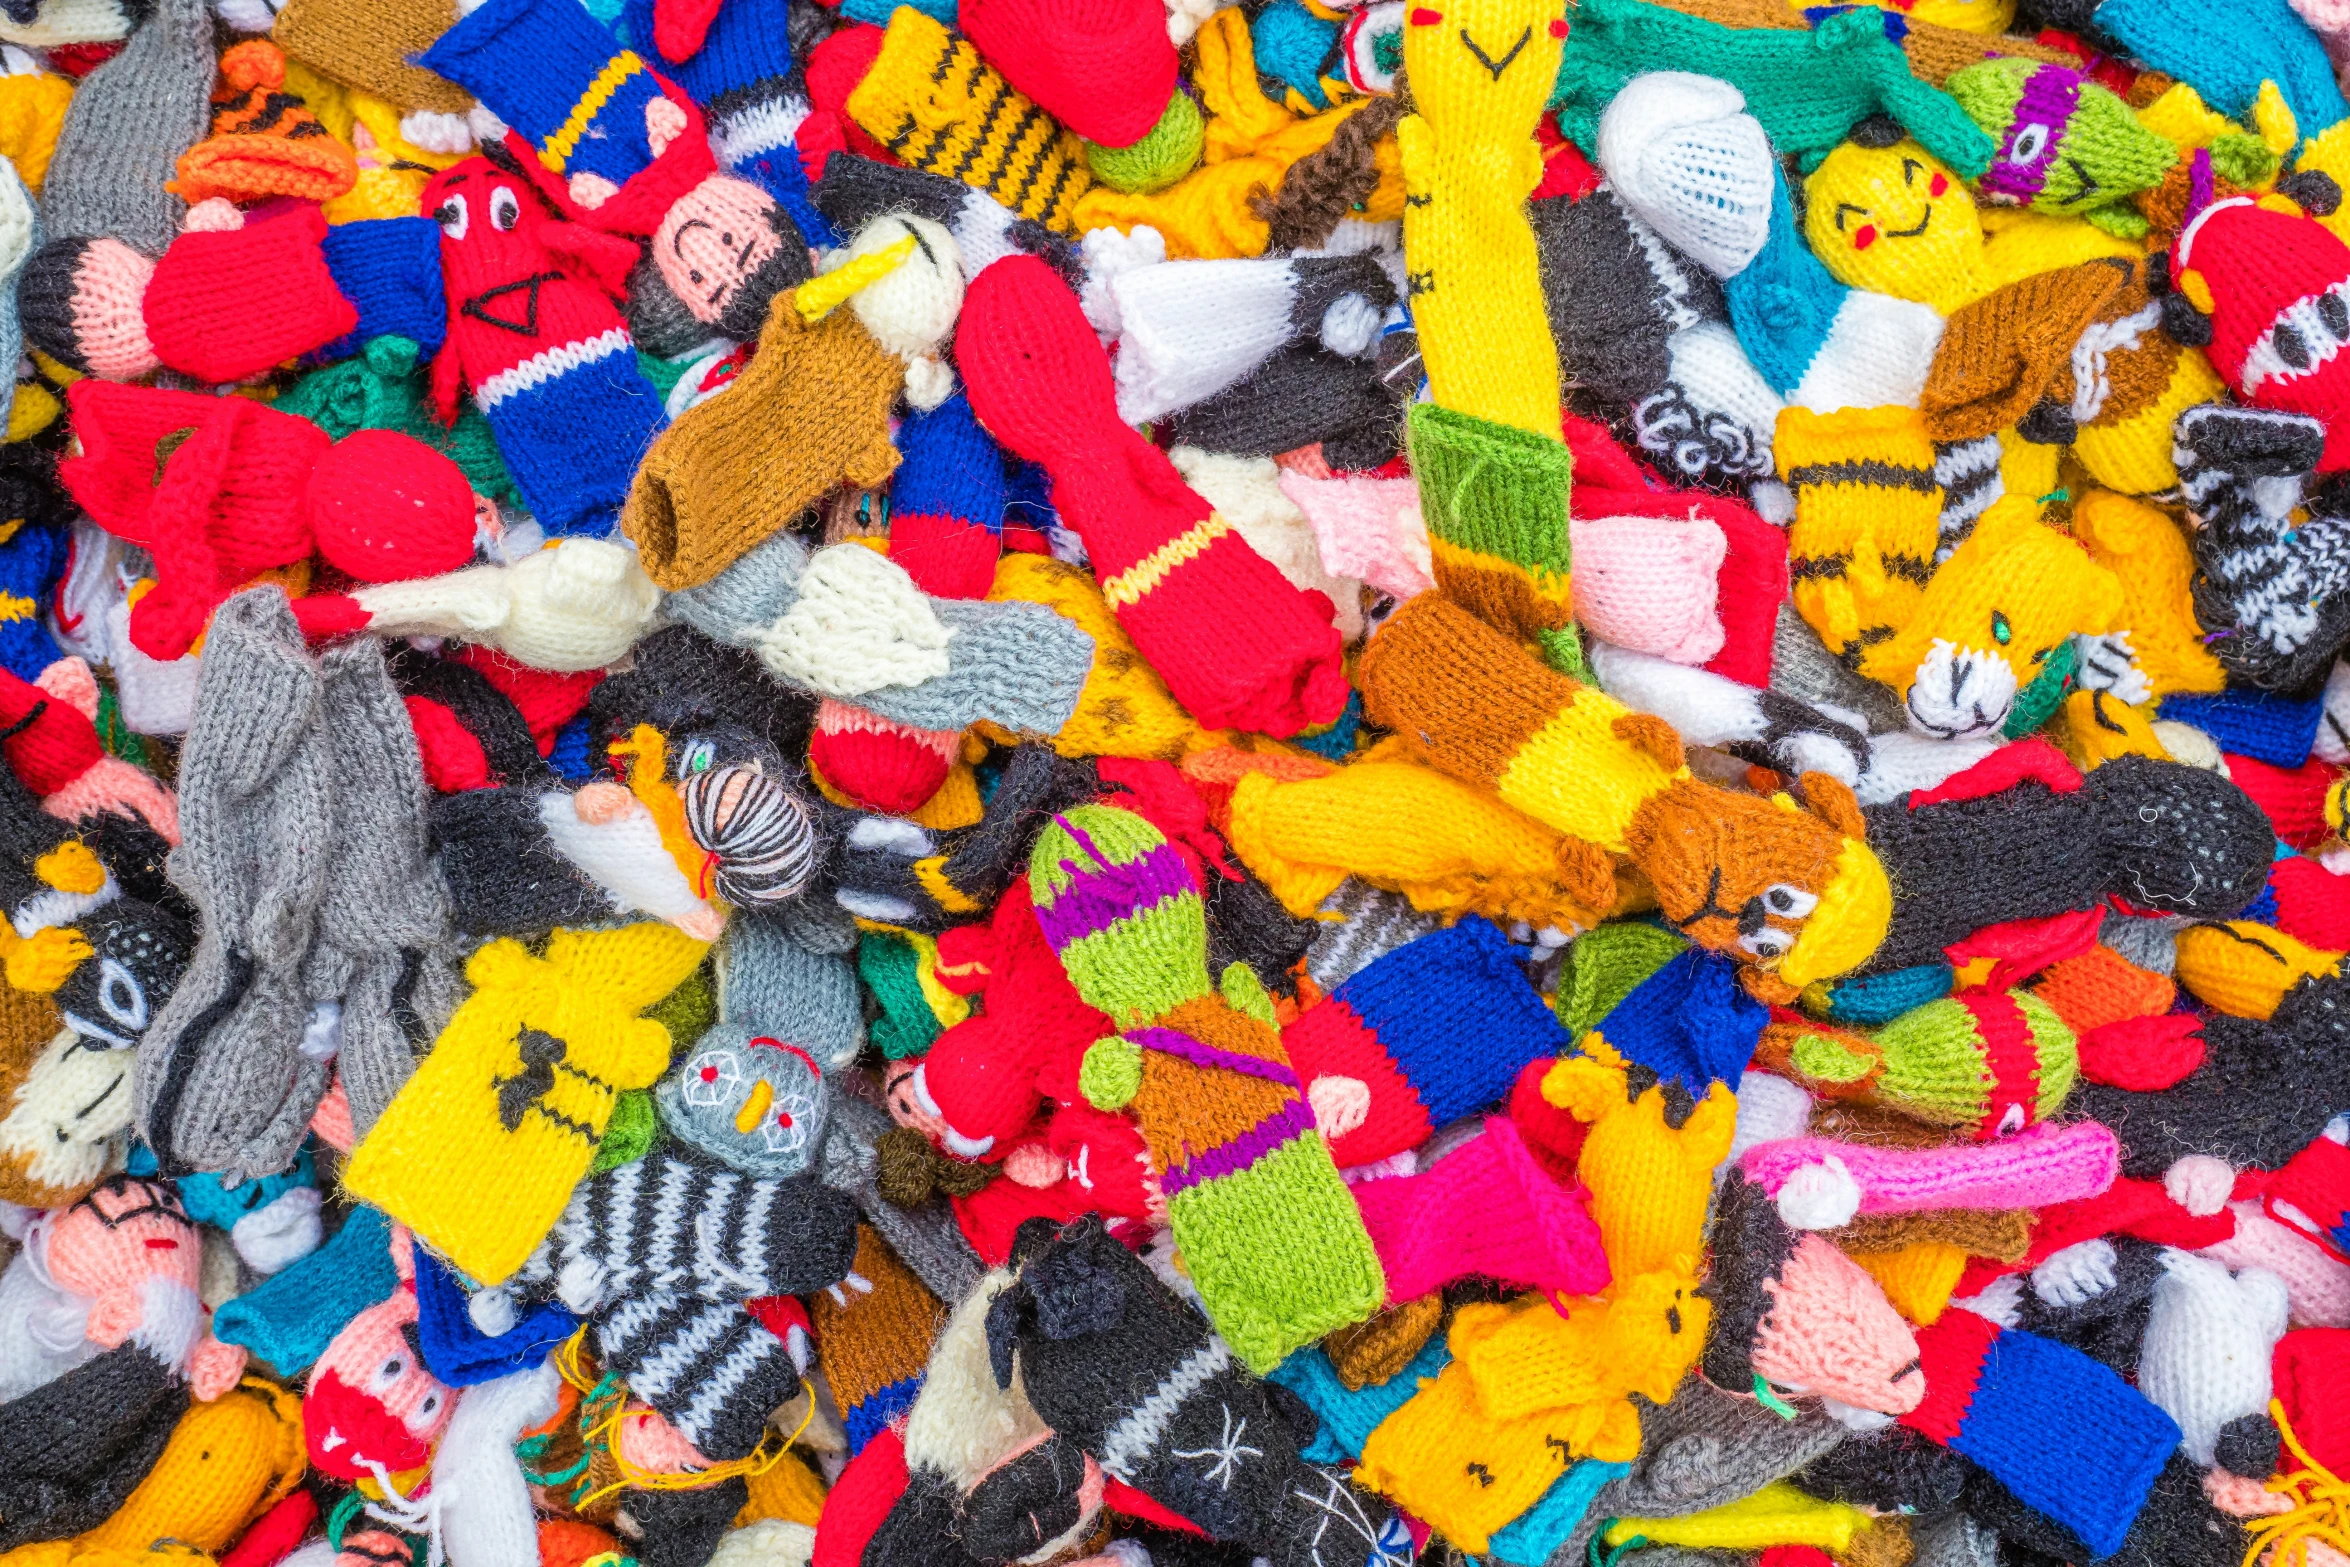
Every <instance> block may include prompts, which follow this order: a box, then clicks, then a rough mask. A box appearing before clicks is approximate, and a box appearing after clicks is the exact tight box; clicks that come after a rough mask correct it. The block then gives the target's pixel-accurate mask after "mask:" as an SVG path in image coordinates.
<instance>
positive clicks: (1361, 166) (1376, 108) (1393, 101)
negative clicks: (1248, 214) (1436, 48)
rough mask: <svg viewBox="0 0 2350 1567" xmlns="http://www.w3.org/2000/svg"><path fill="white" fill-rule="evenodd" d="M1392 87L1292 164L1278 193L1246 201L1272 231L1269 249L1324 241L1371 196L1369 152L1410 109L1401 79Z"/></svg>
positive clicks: (1375, 169) (1373, 173) (1373, 165)
mask: <svg viewBox="0 0 2350 1567" xmlns="http://www.w3.org/2000/svg"><path fill="white" fill-rule="evenodd" d="M1395 88H1396V90H1395V91H1394V92H1393V93H1391V94H1388V95H1387V96H1385V97H1379V98H1373V99H1372V100H1371V101H1370V102H1369V103H1367V104H1365V105H1363V107H1361V108H1360V109H1357V110H1356V111H1355V112H1354V113H1352V114H1350V115H1348V116H1347V117H1346V118H1345V119H1344V120H1343V121H1341V122H1340V123H1339V126H1338V129H1337V130H1335V131H1333V132H1331V133H1330V140H1329V141H1328V142H1326V143H1324V144H1323V145H1322V146H1321V147H1319V148H1317V149H1315V150H1314V151H1312V152H1310V153H1307V154H1306V155H1305V156H1304V157H1302V158H1300V159H1298V160H1297V162H1295V163H1293V164H1291V165H1290V166H1289V172H1288V173H1287V174H1285V175H1283V176H1282V178H1281V189H1280V190H1279V191H1277V192H1275V193H1274V194H1272V195H1270V196H1267V195H1265V194H1264V193H1263V192H1261V191H1260V192H1258V193H1257V194H1255V195H1252V196H1251V197H1249V210H1250V211H1252V212H1254V213H1255V214H1256V215H1257V216H1258V217H1260V218H1262V219H1264V221H1265V225H1266V227H1267V228H1268V229H1269V230H1270V231H1271V233H1270V237H1269V239H1268V241H1267V243H1268V245H1269V246H1270V247H1271V248H1272V249H1274V250H1305V249H1309V248H1311V247H1313V246H1315V245H1319V244H1321V243H1323V242H1324V241H1325V240H1327V239H1329V238H1330V233H1331V230H1333V229H1335V228H1337V227H1338V225H1339V221H1340V220H1341V219H1343V218H1344V217H1345V216H1346V215H1347V214H1348V213H1350V212H1352V211H1354V210H1355V209H1356V208H1357V207H1358V206H1360V205H1361V204H1362V202H1363V199H1364V198H1365V197H1367V196H1369V195H1370V194H1371V187H1373V186H1374V185H1377V184H1378V183H1379V166H1378V164H1377V162H1376V161H1375V153H1374V151H1373V149H1374V148H1375V147H1376V146H1377V145H1378V143H1379V139H1380V138H1381V137H1383V136H1391V135H1393V134H1394V133H1395V127H1396V124H1397V122H1398V121H1400V120H1402V119H1403V117H1404V115H1405V114H1407V113H1409V112H1410V110H1411V104H1410V102H1409V100H1408V99H1407V98H1406V96H1405V94H1404V90H1403V78H1401V77H1400V76H1399V77H1397V78H1396V83H1395Z"/></svg>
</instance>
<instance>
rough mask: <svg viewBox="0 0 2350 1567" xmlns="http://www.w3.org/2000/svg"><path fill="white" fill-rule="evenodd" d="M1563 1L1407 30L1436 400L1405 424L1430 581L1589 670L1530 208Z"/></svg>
mask: <svg viewBox="0 0 2350 1567" xmlns="http://www.w3.org/2000/svg"><path fill="white" fill-rule="evenodd" d="M1566 36H1567V24H1566V21H1565V18H1564V17H1563V16H1562V15H1561V10H1560V7H1559V5H1558V4H1557V0H1448V3H1446V4H1444V5H1442V6H1441V7H1439V6H1432V5H1431V6H1418V7H1415V8H1414V9H1413V11H1412V13H1411V19H1410V23H1409V25H1408V26H1406V27H1405V28H1404V40H1403V52H1404V71H1405V73H1406V75H1407V76H1408V77H1409V78H1410V80H1411V84H1412V101H1413V104H1414V106H1415V108H1416V110H1417V112H1416V113H1414V114H1412V115H1410V116H1408V117H1406V118H1405V119H1404V121H1403V122H1402V123H1401V124H1400V125H1398V126H1397V127H1396V145H1397V147H1398V149H1399V150H1400V151H1401V153H1402V155H1403V171H1404V185H1405V190H1406V192H1407V194H1406V197H1405V201H1404V214H1403V239H1404V262H1405V266H1406V268H1407V272H1408V276H1407V279H1406V282H1407V286H1408V289H1409V292H1410V295H1411V309H1412V318H1413V321H1414V322H1415V324H1416V325H1417V327H1418V329H1419V338H1420V353H1421V356H1422V358H1423V359H1425V360H1426V362H1427V366H1428V387H1429V393H1430V401H1428V402H1426V403H1421V404H1417V405H1415V406H1414V407H1413V409H1412V411H1411V415H1410V430H1411V457H1412V469H1413V471H1414V472H1415V473H1416V474H1418V476H1419V480H1420V498H1421V508H1422V510H1423V512H1424V513H1425V514H1426V516H1427V519H1428V535H1429V540H1428V542H1429V545H1430V548H1431V549H1432V551H1433V552H1434V556H1435V567H1436V579H1437V585H1438V586H1439V587H1440V588H1441V589H1442V590H1443V591H1444V592H1445V593H1446V594H1447V595H1448V596H1450V597H1452V598H1454V599H1457V600H1458V601H1460V602H1461V603H1463V604H1465V605H1467V606H1468V607H1469V608H1470V609H1472V610H1474V611H1475V612H1476V613H1477V614H1478V615H1479V616H1481V617H1483V618H1485V619H1487V620H1490V621H1492V622H1493V623H1494V624H1496V625H1499V626H1501V627H1502V628H1503V629H1504V630H1506V631H1509V632H1510V633H1512V634H1513V635H1516V636H1520V637H1523V638H1526V639H1528V640H1530V641H1534V642H1537V643H1539V644H1540V646H1541V647H1542V650H1543V656H1544V657H1545V658H1546V659H1548V660H1549V661H1550V663H1551V664H1552V665H1553V666H1554V667H1556V668H1560V669H1567V670H1577V671H1579V670H1580V669H1581V668H1582V664H1583V660H1582V652H1581V649H1580V646H1579V645H1578V643H1577V641H1576V637H1575V626H1574V601H1573V596H1572V594H1571V593H1570V591H1569V588H1568V575H1567V573H1568V544H1567V478H1568V474H1569V473H1570V472H1571V470H1572V468H1573V463H1572V461H1571V460H1570V459H1569V457H1568V455H1567V448H1566V445H1565V443H1564V442H1563V441H1561V440H1560V438H1559V374H1558V351H1557V349H1556V347H1555V345H1554V344H1553V343H1552V341H1551V335H1550V324H1549V319H1548V317H1547V316H1545V315H1544V313H1543V303H1542V269H1541V265H1540V262H1539V260H1538V259H1537V257H1536V254H1535V246H1534V230H1533V227H1532V226H1531V225H1530V224H1529V223H1528V222H1527V220H1526V198H1527V196H1528V195H1529V194H1531V193H1532V191H1533V189H1534V187H1535V185H1536V184H1537V183H1539V182H1540V180H1541V178H1542V155H1541V149H1540V148H1539V146H1538V145H1537V144H1536V142H1535V140H1534V127H1535V125H1536V123H1537V122H1538V121H1539V120H1540V119H1541V117H1542V104H1543V100H1544V99H1545V98H1546V97H1547V96H1548V95H1549V93H1550V88H1551V83H1552V81H1553V79H1554V78H1556V76H1557V75H1558V64H1559V51H1560V47H1561V40H1562V39H1564V38H1565V37H1566Z"/></svg>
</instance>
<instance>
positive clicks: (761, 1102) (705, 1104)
mask: <svg viewBox="0 0 2350 1567" xmlns="http://www.w3.org/2000/svg"><path fill="white" fill-rule="evenodd" d="M655 1098H656V1099H657V1100H658V1102H659V1104H660V1106H661V1120H662V1124H663V1125H665V1126H667V1127H668V1128H669V1130H670V1131H671V1132H672V1133H674V1134H676V1135H677V1136H678V1137H680V1138H682V1139H684V1140H685V1141H686V1142H689V1143H691V1144H693V1145H694V1146H695V1147H696V1148H699V1149H701V1150H702V1151H703V1152H704V1153H707V1154H709V1155H710V1156H711V1157H712V1158H714V1159H718V1160H720V1161H721V1162H723V1163H725V1164H728V1165H731V1166H732V1167H733V1168H735V1169H737V1170H741V1171H742V1172H743V1173H745V1174H746V1175H756V1176H761V1177H765V1178H773V1179H780V1178H782V1177H784V1176H791V1175H798V1174H799V1173H800V1172H801V1171H803V1170H805V1169H807V1168H808V1165H809V1164H810V1162H811V1161H813V1160H814V1158H815V1156H816V1149H817V1147H818V1145H820V1144H821V1143H822V1142H823V1140H824V1125H825V1120H826V1101H825V1087H824V1074H823V1073H822V1072H821V1071H819V1070H818V1069H817V1066H816V1058H815V1057H814V1056H812V1055H810V1054H809V1053H808V1052H807V1051H806V1050H803V1049H802V1048H800V1047H799V1046H798V1045H787V1044H785V1043H784V1042H783V1041H782V1040H779V1039H770V1038H767V1037H765V1036H764V1035H753V1034H752V1033H751V1031H750V1030H749V1029H747V1028H743V1027H740V1026H738V1025H735V1024H728V1023H721V1024H719V1025H718V1026H717V1027H716V1028H714V1029H712V1030H710V1032H709V1033H707V1034H704V1035H703V1036H702V1039H701V1043H700V1044H698V1045H696V1046H695V1048H694V1052H693V1054H692V1055H690V1056H688V1057H687V1058H686V1059H685V1061H684V1062H683V1063H681V1064H680V1065H679V1067H678V1068H677V1070H676V1071H675V1072H672V1073H671V1074H670V1075H669V1076H668V1077H666V1078H664V1079H663V1080H662V1083H661V1086H660V1088H659V1089H658V1090H656V1091H655Z"/></svg>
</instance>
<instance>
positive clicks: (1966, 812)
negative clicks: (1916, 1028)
mask: <svg viewBox="0 0 2350 1567" xmlns="http://www.w3.org/2000/svg"><path fill="white" fill-rule="evenodd" d="M1994 754H1995V756H1997V755H1999V754H2001V753H1994ZM2041 754H2043V755H2045V756H2046V758H2047V760H2048V762H2049V763H2050V765H2049V767H2048V768H2047V770H2046V771H2045V772H2044V773H2041V774H2038V775H2033V774H2019V773H2018V772H2016V771H2013V770H2010V771H2006V772H2005V773H2000V772H1994V771H1988V770H1987V769H1989V768H1991V766H1992V765H1993V764H1991V763H1988V762H1987V763H1985V764H1982V769H1984V770H1981V776H1979V777H1977V776H1975V774H1973V773H1962V774H1960V775H1959V777H1958V778H1956V779H1953V780H1952V781H1951V782H1950V783H1949V784H1946V785H1944V786H1943V789H1942V790H1939V791H1936V797H1935V798H1932V799H1928V798H1926V797H1925V796H1923V795H1916V796H1912V797H1911V799H1910V801H1909V802H1908V803H1906V804H1905V803H1895V804H1891V805H1876V806H1871V807H1869V809H1868V811H1867V813H1866V814H1867V818H1868V831H1869V843H1870V846H1871V847H1872V848H1874V849H1875V850H1876V852H1877V854H1878V856H1879V857H1880V858H1881V859H1882V860H1883V861H1884V863H1885V867H1886V870H1887V871H1888V872H1889V873H1890V874H1891V876H1892V878H1893V884H1894V885H1895V886H1896V887H1898V888H1899V889H1900V896H1899V898H1898V900H1897V901H1896V903H1895V905H1894V908H1893V922H1892V927H1891V929H1890V931H1889V932H1888V934H1887V935H1886V937H1885V944H1884V946H1883V947H1882V948H1880V949H1879V951H1878V953H1877V956H1876V959H1875V962H1874V963H1873V964H1872V965H1871V966H1872V968H1874V969H1880V970H1882V969H1896V968H1903V967H1907V966H1909V965H1911V964H1916V963H1936V962H1941V961H1943V949H1944V948H1945V947H1948V946H1949V945H1951V944H1952V943H1954V942H1957V941H1961V940H1963V939H1965V938H1966V937H1967V936H1970V935H1972V934H1973V933H1974V932H1976V931H1977V930H1980V929H1982V928H1983V927H1984V926H1986V925H1995V924H1999V923H2001V922H2003V921H2007V920H2017V919H2033V918H2038V917H2042V916H2045V915H2050V914H2061V913H2064V912H2066V911H2068V910H2074V909H2087V908H2092V907H2095V906H2096V905H2097V904H2098V902H2099V901H2100V900H2102V899H2104V898H2106V897H2108V896H2112V897H2117V898H2121V899H2123V900H2124V901H2126V902H2128V903H2129V904H2131V905H2132V906H2133V907H2136V908H2139V909H2144V910H2149V911H2159V912H2162V913H2176V914H2186V915H2189V916H2191V917H2192V918H2195V919H2202V920H2214V919H2226V918H2228V917H2230V916H2231V915H2233V914H2235V913H2237V912H2238V911H2239V910H2241V909H2242V908H2243V907H2244V905H2245V904H2246V903H2248V902H2250V901H2251V899H2252V898H2253V897H2254V896H2256V895H2257V894H2258V892H2259V890H2260V887H2261V885H2262V883H2263V881H2264V880H2265V878H2266V876H2267V872H2268V866H2269V862H2270V859H2271V856H2272V854H2273V851H2274V847H2275V843H2276V836H2275V833H2274V832H2273V831H2272V830H2271V828H2270V827H2269V823H2268V818H2267V817H2265V816H2263V815H2261V813H2260V807H2258V806H2256V805H2254V804H2253V803H2252V802H2251V800H2249V799H2247V798H2246V797H2245V795H2244V792H2243V791H2242V790H2241V789H2238V788H2237V787H2236V786H2235V785H2234V784H2232V783H2229V782H2228V781H2227V780H2226V779H2224V778H2220V777H2217V776H2215V775H2213V774H2211V773H2207V772H2203V771H2202V770H2200V769H2198V768H2191V767H2187V766H2185V765H2183V764H2181V763H2177V762H2157V761H2151V760H2149V759H2147V758H2145V757H2142V756H2124V757H2119V758H2116V759H2115V760H2113V761H2111V762H2108V763H2106V764H2105V765H2104V766H2102V767H2100V768H2098V769H2097V770H2096V771H2095V772H2093V773H2091V774H2090V775H2089V777H2088V779H2087V781H2086V782H2081V781H2080V775H2079V774H2077V773H2073V772H2072V770H2071V769H2070V767H2069V766H2067V765H2066V764H2064V762H2063V761H2062V759H2061V758H2059V757H2056V756H2054V754H2053V752H2048V753H2041ZM2004 765H2005V766H2007V767H2008V768H2010V769H2012V768H2014V767H2015V766H2016V765H2017V763H2016V761H2015V760H2013V759H2011V760H2010V761H2009V762H2008V763H2006V764H2004ZM2043 780H2045V781H2043ZM1994 845H1996V846H1997V847H1994ZM1991 853H1996V854H1998V855H1999V856H2000V863H2001V864H2002V866H2003V867H2004V869H2003V871H2002V874H2001V875H2000V877H1999V885H1998V887H1997V888H1996V890H1994V889H1993V888H1991V887H1989V886H1986V885H1985V884H1984V883H1983V881H1982V877H1981V873H1980V867H1981V865H1982V860H1981V858H1980V856H1982V855H1984V854H1991ZM1962 864H1965V865H1968V866H1972V867H1974V869H1972V870H1961V868H1960V867H1961V865H1962Z"/></svg>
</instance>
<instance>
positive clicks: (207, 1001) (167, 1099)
mask: <svg viewBox="0 0 2350 1567" xmlns="http://www.w3.org/2000/svg"><path fill="white" fill-rule="evenodd" d="M323 685H324V681H323V679H322V676H321V673H320V670H319V666H318V663H317V661H316V660H314V659H313V658H311V656H310V654H309V652H308V651H307V649H306V648H305V647H304V645H303V640H302V630H301V627H300V626H298V625H297V624H295V621H294V613H293V610H292V609H291V608H290V607H289V606H288V605H287V603H286V598H285V594H284V593H283V592H282V591H280V590H279V589H277V588H275V587H266V588H255V589H251V590H249V591H247V592H244V593H240V594H238V595H237V596H236V597H234V598H232V599H230V600H229V601H228V602H227V603H225V604H223V605H222V606H221V607H220V609H219V610H218V611H216V612H215V614H214V615H213V619H212V628H211V631H210V633H209V634H208V636H207V638H206V641H205V646H204V673H203V681H202V684H201V685H200V686H199V687H198V688H197V693H196V712H195V718H194V721H193V723H192V725H191V727H190V728H189V731H188V739H187V744H186V747H185V749H184V750H183V751H182V752H181V756H180V774H179V803H180V833H181V841H180V846H179V847H178V848H177V849H175V850H173V851H172V855H171V861H170V870H171V879H172V881H173V883H174V884H175V885H177V886H178V887H179V888H180V890H181V891H183V892H185V893H186V894H187V895H188V898H189V899H190V901H191V902H193V903H194V904H195V906H196V908H197V909H198V911H199V912H200V913H201V915H202V928H201V932H200V935H199V938H198V940H197V943H196V955H195V957H194V959H193V960H192V961H191V962H190V964H189V966H188V971H187V972H186V974H184V975H182V976H181V979H180V982H179V984H178V986H177V987H176V988H175V989H174V990H173V991H172V995H171V1000H170V1001H169V1002H168V1003H166V1004H165V1006H164V1007H163V1009H162V1010H161V1012H160V1013H159V1014H158V1015H157V1016H156V1019H155V1022H154V1024H153V1025H152V1026H151V1027H150V1028H149V1029H148V1032H147V1038H146V1042H145V1044H144V1046H143V1047H142V1048H141V1049H140V1051H139V1064H138V1072H137V1078H136V1083H137V1088H138V1095H137V1104H138V1119H139V1132H140V1135H141V1136H143V1137H144V1138H145V1139H146V1140H147V1145H148V1146H149V1147H150V1148H152V1149H154V1151H155V1157H156V1158H157V1160H158V1161H160V1163H161V1164H162V1167H163V1169H164V1170H165V1171H166V1172H178V1171H187V1170H212V1171H218V1172H221V1173H223V1174H226V1175H228V1176H229V1177H231V1178H232V1179H244V1178H247V1177H253V1176H261V1175H268V1174H271V1173H273V1172H275V1171H278V1170H281V1169H284V1168H285V1167H286V1166H287V1165H288V1164H290V1163H292V1162H293V1158H294V1153H295V1150H296V1149H297V1148H298V1147H299V1146H300V1145H301V1141H302V1135H303V1132H304V1129H305V1128H306V1127H307V1126H308V1125H309V1121H310V1117H311V1114H312V1112H313V1111H314V1110H315V1109H316V1108H317V1106H318V1101H319V1098H320V1097H321V1096H322V1095H323V1094H324V1093H325V1092H326V1088H327V1083H328V1081H329V1077H330V1074H331V1071H332V1068H331V1065H330V1063H329V1060H328V1058H327V1055H326V1053H325V1052H324V1051H323V1050H321V1049H320V1048H318V1042H317V1041H315V1040H313V1038H312V1036H311V1033H310V1029H311V1023H312V1009H311V1001H310V993H309V990H308V987H307V986H306V984H305V982H304V977H303V963H304V959H305V958H306V957H307V956H308V955H309V952H310V946H311V940H312V937H313V935H314V933H315V931H316V928H317V922H318V910H319V904H320V902H321V900H322V899H323V898H324V897H325V894H326V886H327V861H328V860H329V858H330V857H331V856H332V855H333V854H334V853H335V851H336V844H335V840H334V829H335V820H334V813H333V809H332V805H331V802H330V799H329V794H328V790H329V784H330V768H331V765H332V759H331V756H330V753H329V750H328V747H327V745H326V742H325V739H324V736H323V733H322V730H321V726H320V724H319V722H318V717H319V708H320V701H321V695H322V688H323ZM306 1045H307V1046H309V1048H305V1046H306Z"/></svg>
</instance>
